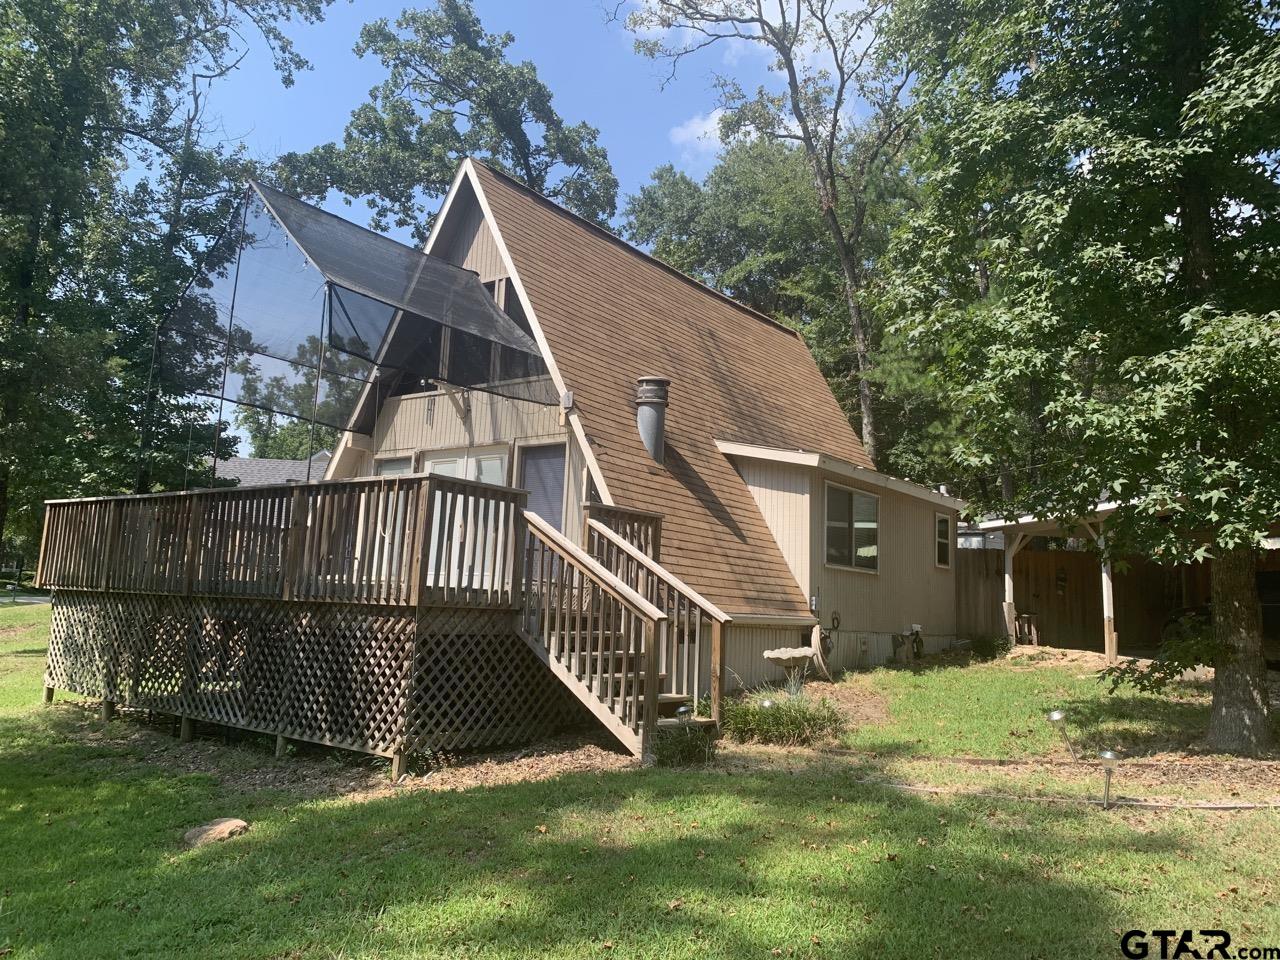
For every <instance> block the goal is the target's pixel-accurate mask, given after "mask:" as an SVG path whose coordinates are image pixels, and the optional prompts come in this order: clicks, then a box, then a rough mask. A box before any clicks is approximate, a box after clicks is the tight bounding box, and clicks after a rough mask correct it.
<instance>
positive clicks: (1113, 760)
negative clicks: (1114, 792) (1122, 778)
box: [1098, 750, 1120, 810]
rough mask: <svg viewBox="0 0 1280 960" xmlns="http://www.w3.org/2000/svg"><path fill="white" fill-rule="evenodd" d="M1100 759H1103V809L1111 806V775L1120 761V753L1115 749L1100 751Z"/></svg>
mask: <svg viewBox="0 0 1280 960" xmlns="http://www.w3.org/2000/svg"><path fill="white" fill-rule="evenodd" d="M1098 759H1099V760H1101V761H1102V776H1103V783H1102V809H1103V810H1109V809H1110V808H1111V776H1112V774H1113V773H1115V769H1116V767H1117V766H1118V765H1119V763H1120V754H1118V753H1116V752H1115V751H1114V750H1100V751H1098Z"/></svg>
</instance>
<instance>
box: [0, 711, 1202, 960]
mask: <svg viewBox="0 0 1280 960" xmlns="http://www.w3.org/2000/svg"><path fill="white" fill-rule="evenodd" d="M58 726H59V725H58V723H57V722H56V721H54V722H49V723H45V724H43V726H39V725H37V727H36V728H35V729H34V730H33V728H32V722H31V719H30V718H25V719H23V720H0V744H4V745H5V749H4V751H3V753H0V875H3V877H4V881H3V886H4V888H5V889H4V890H3V891H0V895H3V897H4V898H5V901H6V902H5V903H4V904H3V907H4V909H2V910H0V947H5V946H12V947H14V948H15V950H16V953H17V954H18V955H22V954H23V952H24V951H30V952H32V953H33V954H36V955H39V956H41V957H82V956H86V955H90V954H96V955H102V956H119V955H130V956H187V955H189V956H199V957H221V956H227V957H240V956H309V955H316V956H325V957H330V956H340V957H345V956H387V957H395V956H415V955H431V956H434V955H440V954H445V953H466V954H467V955H472V954H474V953H484V954H486V955H493V956H511V957H524V956H531V955H556V956H573V957H577V956H583V955H589V954H598V953H600V952H601V951H604V950H606V949H607V948H606V946H605V944H606V942H607V943H610V944H612V945H613V946H614V948H616V952H615V954H614V955H617V956H635V955H644V956H663V957H684V956H687V957H706V956H723V957H740V956H769V955H770V951H772V950H775V949H780V950H782V951H783V952H784V954H785V953H786V951H788V950H790V949H792V948H794V949H795V951H796V955H800V956H804V955H809V954H817V955H824V956H842V955H854V954H857V955H867V954H870V953H876V954H880V953H884V954H887V955H888V954H902V955H908V956H910V955H934V954H937V953H938V952H939V951H943V952H945V953H946V954H947V955H948V956H995V955H1017V956H1042V957H1057V956H1062V957H1067V956H1072V957H1074V956H1079V955H1082V954H1085V953H1087V954H1091V955H1098V954H1101V953H1103V952H1104V951H1110V950H1114V948H1115V942H1114V936H1113V934H1112V933H1111V929H1112V927H1113V926H1116V925H1118V924H1120V923H1121V917H1120V916H1119V914H1118V908H1117V905H1116V903H1115V902H1114V900H1113V898H1112V897H1111V896H1110V895H1109V894H1108V892H1107V891H1106V889H1104V885H1103V884H1101V883H1099V882H1095V881H1091V880H1090V879H1088V878H1087V877H1085V876H1082V875H1081V873H1080V872H1079V871H1078V870H1073V869H1071V864H1070V863H1069V862H1068V861H1078V862H1086V863H1092V862H1095V861H1096V862H1108V863H1115V864H1120V865H1122V866H1123V865H1126V864H1127V865H1129V867H1128V868H1129V869H1132V870H1134V871H1135V872H1137V873H1142V872H1143V871H1144V870H1145V868H1142V867H1141V866H1140V865H1139V864H1138V863H1137V859H1138V858H1140V857H1150V856H1158V857H1160V858H1168V857H1172V856H1173V854H1174V852H1175V851H1176V850H1178V849H1179V848H1180V846H1182V845H1184V844H1185V838H1179V837H1177V836H1175V835H1174V834H1173V833H1172V832H1166V831H1164V830H1160V829H1155V830H1151V831H1148V832H1143V833H1137V834H1134V833H1131V832H1129V831H1127V830H1118V829H1115V828H1105V829H1103V828H1101V827H1102V826H1104V825H1103V824H1102V823H1101V822H1100V821H1099V820H1098V819H1097V817H1096V815H1095V814H1093V813H1092V812H1090V811H1085V810H1077V809H1071V808H1067V809H1055V810H1049V811H1046V810H1044V809H1041V808H1027V807H1022V806H1018V805H1009V806H998V805H993V804H990V803H986V802H977V801H965V800H957V799H950V800H947V801H945V802H935V801H930V800H926V799H921V798H915V797H910V796H904V795H902V794H899V793H896V792H891V791H888V790H884V789H881V788H876V787H868V786H864V785H859V784H857V783H855V782H854V777H855V776H857V775H860V773H861V771H857V770H848V771H839V770H836V771H833V770H832V769H831V768H830V767H829V766H828V765H823V766H822V767H821V768H818V767H811V766H808V765H807V764H805V763H796V764H792V765H791V766H790V768H789V769H787V770H785V771H768V772H764V771H762V772H751V773H747V774H741V773H737V774H733V775H726V774H724V773H720V772H701V773H700V772H692V771H678V772H674V771H673V772H668V771H656V770H649V771H642V770H631V771H624V772H615V773H601V774H574V775H569V776H563V777H560V778H558V779H554V780H548V781H543V782H537V783H524V784H517V785H510V786H500V787H491V788H477V789H474V790H470V791H467V792H464V793H439V794H434V793H425V792H414V793H399V794H396V795H393V796H390V797H387V798H384V799H379V800H374V801H370V802H366V803H359V804H355V803H344V802H337V801H332V800H329V801H312V802H305V803H298V802H295V800H294V799H293V798H291V797H289V796H287V795H284V794H281V793H278V792H277V793H271V794H263V793H254V794H248V793H245V794H235V793H229V792H227V791H225V790H223V789H221V788H219V787H218V785H217V784H216V783H215V781H214V780H213V779H212V778H210V777H208V776H203V775H187V776H176V777H175V776H174V775H173V774H172V772H171V771H168V770H165V769H162V768H160V767H157V766H155V765H152V764H148V763H146V762H145V758H144V757H139V756H138V755H136V754H133V753H129V752H128V751H121V750H120V749H119V748H118V747H116V746H112V745H108V744H104V745H101V746H95V745H94V744H93V743H92V742H88V743H86V742H84V741H83V740H70V739H68V738H66V737H65V736H62V735H60V734H59V730H58ZM113 758H114V761H115V762H114V763H112V759H113ZM216 816H241V817H244V818H245V819H247V820H249V821H250V822H251V823H252V824H253V828H252V830H251V832H250V833H249V834H248V835H247V836H245V837H243V838H239V839H237V840H235V841H232V842H230V843H227V844H223V845H218V846H214V847H208V848H203V849H200V850H195V851H183V850H181V849H180V848H179V845H178V840H179V838H180V836H181V834H182V832H183V831H184V830H185V829H186V828H188V827H190V826H192V825H194V824H198V823H202V822H205V821H207V820H209V819H212V818H213V817H216ZM1121 873H1122V874H1123V870H1122V871H1121ZM1125 882H1127V880H1126V879H1124V877H1123V876H1121V877H1120V878H1119V879H1117V878H1115V877H1113V878H1111V879H1110V880H1109V881H1108V884H1109V885H1114V884H1116V883H1125ZM1112 889H1114V886H1112ZM1064 932H1067V933H1068V935H1066V936H1064ZM819 947H820V948H821V949H819Z"/></svg>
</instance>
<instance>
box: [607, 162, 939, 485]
mask: <svg viewBox="0 0 1280 960" xmlns="http://www.w3.org/2000/svg"><path fill="white" fill-rule="evenodd" d="M879 176H880V179H879V180H878V181H877V182H876V183H875V184H874V186H873V187H872V188H870V194H871V197H872V202H871V203H870V204H869V205H868V208H867V210H866V212H865V214H864V219H863V226H862V230H863V244H864V249H865V250H866V259H867V263H868V265H867V268H866V269H867V277H866V288H867V289H866V305H865V310H864V316H865V319H866V321H867V324H868V326H869V329H870V342H871V346H872V349H873V352H874V355H875V366H874V369H873V370H871V371H870V372H869V373H867V374H866V376H868V377H869V378H870V379H871V380H872V381H874V383H875V384H876V395H875V398H874V400H873V407H874V409H875V411H876V422H877V424H878V427H877V429H878V432H879V443H880V446H879V453H878V455H877V462H878V463H879V465H880V466H881V468H882V469H885V470H887V471H889V472H891V473H894V474H896V475H899V476H905V477H910V478H913V479H917V480H920V481H922V482H926V483H929V482H939V481H942V480H946V479H949V477H950V476H951V472H952V471H953V470H954V467H953V465H952V464H951V463H950V462H949V459H948V458H949V454H950V452H951V449H952V446H953V443H954V442H955V441H956V439H957V431H958V424H957V422H956V419H955V417H954V415H953V414H952V413H951V412H950V410H949V408H948V407H949V405H948V402H947V387H946V384H945V383H944V382H942V381H941V380H940V378H939V377H938V376H937V371H936V369H935V368H934V367H933V366H931V365H930V364H929V363H928V362H927V361H928V359H929V357H928V355H926V354H923V353H922V351H921V350H920V349H919V346H918V345H917V344H914V343H911V342H909V341H908V340H907V339H906V338H905V337H903V336H901V335H899V334H897V333H895V332H894V331H891V330H885V329H884V320H885V318H886V317H887V316H889V313H888V310H887V309H886V308H885V307H884V306H883V305H882V304H881V303H880V299H879V297H880V293H879V291H880V289H881V278H880V276H879V274H878V273H877V271H876V268H875V264H876V262H877V261H878V260H879V258H880V257H881V256H882V255H883V254H884V251H885V249H886V247H887V246H888V243H889V233H890V228H891V227H892V225H893V224H894V223H895V222H897V221H898V220H899V219H900V218H901V216H902V215H903V210H904V209H905V208H906V206H907V205H908V203H909V197H910V192H911V186H910V184H909V183H908V181H907V180H906V178H905V177H903V176H902V174H901V172H900V171H896V170H884V171H882V172H881V173H880V174H879ZM624 217H625V220H624V227H623V230H624V233H625V234H626V236H627V238H628V239H629V240H631V241H632V242H633V243H637V244H640V245H643V246H645V247H647V248H649V249H650V250H652V252H653V254H654V255H655V256H657V257H658V258H659V259H661V260H664V261H665V262H667V263H669V264H671V265H672V266H673V267H676V268H677V269H679V270H682V271H684V272H685V273H688V274H690V275H692V276H694V277H697V278H698V279H700V280H702V281H703V282H705V283H707V284H708V285H710V286H712V287H715V288H716V289H719V290H723V291H724V292H725V293H727V294H728V295H729V296H731V297H734V298H735V299H737V300H739V301H741V302H742V303H745V304H747V305H748V306H751V307H754V308H755V309H757V310H759V311H761V312H762V313H766V314H769V315H770V316H773V317H774V318H776V319H777V320H779V321H781V322H783V323H786V324H788V325H789V326H792V327H794V328H795V329H797V330H799V331H800V332H801V333H802V334H803V335H804V337H805V340H806V342H807V343H808V345H809V348H810V349H811V350H812V351H813V355H814V357H815V359H816V360H817V361H818V365H819V366H820V367H821V368H822V372H823V374H824V375H825V376H826V378H827V382H828V383H829V384H830V386H831V389H832V391H833V392H834V393H835V396H836V399H837V400H839V401H840V404H841V406H842V407H843V408H844V410H845V412H846V414H847V415H848V416H849V419H850V421H851V422H853V423H857V422H858V421H859V419H860V417H861V410H860V397H859V390H858V385H859V382H860V374H859V372H858V362H857V356H856V354H855V350H854V345H853V341H852V339H851V336H850V330H849V315H848V303H847V301H846V300H845V294H844V280H843V277H842V274H841V269H840V262H839V258H838V256H837V254H836V250H835V248H834V246H833V243H832V239H831V235H830V232H829V230H828V229H827V227H826V226H825V225H824V223H823V222H822V217H821V213H820V208H819V205H818V202H817V199H816V196H815V194H814V190H813V175H812V170H811V168H810V166H809V163H808V160H807V159H806V157H805V155H804V152H803V150H801V149H800V148H798V147H794V146H790V145H788V144H786V143H782V142H779V141H775V140H769V139H764V138H751V139H739V140H734V141H732V142H730V143H729V144H728V145H727V146H726V147H725V149H724V151H723V152H722V154H721V156H720V158H719V160H718V162H717V163H716V165H715V166H714V167H713V168H712V169H711V171H710V172H709V173H708V174H707V176H706V178H705V179H704V180H703V181H702V182H701V183H699V182H697V181H695V180H693V179H692V178H690V177H689V176H688V175H686V174H684V173H680V172H678V171H677V170H676V169H675V168H674V167H672V166H670V165H666V166H663V167H659V168H658V169H657V170H655V171H654V172H653V174H652V176H651V178H650V182H649V183H647V184H645V185H644V186H643V187H642V188H641V190H640V192H639V193H637V194H635V195H634V196H632V197H631V198H630V199H629V200H628V202H627V205H626V208H625V210H624Z"/></svg>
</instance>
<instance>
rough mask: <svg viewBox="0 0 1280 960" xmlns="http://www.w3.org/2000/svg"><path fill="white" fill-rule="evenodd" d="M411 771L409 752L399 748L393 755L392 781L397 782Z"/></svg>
mask: <svg viewBox="0 0 1280 960" xmlns="http://www.w3.org/2000/svg"><path fill="white" fill-rule="evenodd" d="M408 772H409V754H407V753H405V752H404V750H397V751H396V752H395V753H393V754H392V755H391V782H392V783H396V782H397V781H398V780H399V779H400V778H401V777H403V776H404V775H405V774H406V773H408Z"/></svg>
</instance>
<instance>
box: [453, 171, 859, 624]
mask: <svg viewBox="0 0 1280 960" xmlns="http://www.w3.org/2000/svg"><path fill="white" fill-rule="evenodd" d="M473 166H474V169H475V171H476V176H477V179H478V181H479V183H480V187H481V191H482V193H483V195H484V198H485V200H486V201H487V203H488V206H489V209H490V211H491V212H492V215H493V219H494V221H495V226H496V228H497V231H498V233H499V234H500V236H501V238H502V241H503V242H504V243H505V245H506V248H507V250H508V252H509V253H510V255H511V259H512V261H513V265H514V267H515V271H516V274H517V276H518V277H519V280H520V282H521V284H522V285H523V287H524V289H525V292H526V294H527V296H528V297H529V300H530V303H531V306H532V307H533V312H534V314H535V316H536V317H537V321H538V325H539V327H540V328H541V330H542V333H543V335H544V336H545V337H546V340H547V343H548V346H549V347H550V350H551V356H552V358H553V360H554V362H555V365H556V367H557V369H558V370H559V372H560V374H561V376H562V377H563V378H564V381H565V385H566V386H567V387H568V389H570V390H572V391H573V392H574V397H575V402H576V404H577V406H578V409H579V410H580V412H581V416H582V422H583V427H584V430H585V432H586V434H587V437H588V439H589V440H590V442H591V446H592V451H593V453H594V455H595V457H596V460H597V462H598V464H599V466H600V469H601V472H602V473H603V474H604V478H605V482H606V483H607V485H608V487H609V492H610V494H611V495H612V497H613V499H614V500H615V501H616V502H617V503H618V504H619V505H621V506H630V507H637V508H642V509H650V510H657V511H660V512H661V513H663V514H664V521H663V538H662V539H663V547H662V561H663V564H664V566H667V567H668V568H669V569H670V570H671V571H672V572H673V573H675V574H676V575H677V576H679V577H681V578H682V579H684V580H685V581H686V582H688V583H689V584H690V585H692V586H693V587H695V589H697V590H699V591H701V592H703V593H705V594H706V596H707V597H708V598H709V599H711V600H712V601H714V602H715V603H717V604H719V605H720V606H721V607H722V608H723V609H725V610H727V611H729V612H730V613H760V614H768V613H773V614H792V615H794V614H806V613H808V606H807V598H806V597H805V596H804V594H803V591H802V590H801V589H800V587H799V586H798V585H797V584H796V582H795V579H794V578H793V577H792V575H791V573H790V571H789V570H788V568H787V564H786V561H785V560H784V559H783V556H782V553H781V551H780V550H779V548H778V546H777V543H776V542H775V540H774V539H773V536H772V535H771V534H770V532H769V529H768V527H767V526H766V524H765V521H764V518H763V517H762V516H761V515H760V511H759V509H758V508H757V506H756V504H755V501H754V500H753V498H752V496H751V492H750V490H748V489H747V486H746V484H745V483H744V482H743V481H742V478H741V477H740V476H739V475H738V473H737V471H736V470H735V469H734V467H733V465H732V463H730V462H729V460H728V458H726V457H725V456H724V455H723V454H722V453H720V451H719V450H717V449H716V445H715V441H716V440H717V439H720V440H733V441H739V442H742V443H753V444H759V445H762V446H771V447H782V448H804V449H807V450H817V451H821V452H824V453H828V454H831V455H833V456H836V457H840V458H842V459H845V460H848V461H850V462H852V463H855V464H858V465H861V466H867V467H871V466H873V465H872V463H871V461H870V459H869V458H868V457H867V455H866V453H865V451H864V450H863V448H862V444H861V443H860V442H859V440H858V438H857V436H856V435H855V434H854V432H853V430H852V428H851V427H850V426H849V423H848V421H847V420H846V419H845V416H844V413H843V412H842V411H841V409H840V406H839V404H837V403H836V400H835V397H833V396H832V394H831V391H830V389H829V388H828V387H827V384H826V381H825V380H824V379H823V377H822V374H821V372H820V371H819V370H818V367H817V364H816V363H815V362H814V360H813V357H812V356H811V355H810V354H809V351H808V349H807V347H806V346H805V344H804V342H803V341H802V340H801V339H800V337H799V336H798V335H797V334H795V333H794V332H792V331H790V330H787V329H786V328H784V327H781V326H779V325H777V324H775V323H773V322H772V321H770V320H769V319H768V318H766V317H763V316H761V315H759V314H756V313H754V312H752V311H750V310H748V309H747V308H745V307H742V306H741V305H738V304H736V303H734V302H733V301H731V300H729V299H727V298H725V297H722V296H720V295H719V294H717V293H715V292H713V291H711V290H710V289H708V288H706V287H704V286H702V285H701V284H698V283H696V282H695V281H693V280H690V279H689V278H688V277H685V276H684V275H682V274H680V273H678V272H676V271H674V270H672V269H671V268H669V267H666V266H664V265H663V264H661V263H659V262H658V261H656V260H654V259H653V258H651V257H648V256H647V255H645V254H643V253H641V252H640V251H638V250H636V249H634V248H633V247H630V246H629V245H627V244H626V243H624V242H623V241H621V240H619V239H618V238H616V237H614V236H612V235H611V234H608V233H606V232H605V231H603V230H600V229H598V228H595V227H593V226H592V225H590V224H588V223H587V222H586V221H584V220H581V219H580V218H578V217H576V216H574V215H573V214H570V213H568V212H567V211H565V210H563V209H561V208H560V207H558V206H556V205H555V204H553V203H551V202H550V201H548V200H546V199H545V198H543V197H541V196H539V195H538V194H536V193H534V192H533V191H531V190H528V189H527V188H525V187H524V186H522V185H520V184H518V183H516V182H515V181H514V180H511V179H510V178H508V177H506V176H504V175H501V174H499V173H496V172H495V171H493V170H490V169H489V168H487V167H485V166H483V165H481V164H478V163H474V162H473ZM650 375H653V376H665V377H670V378H671V381H672V383H671V401H670V407H669V409H668V411H667V451H666V463H665V465H664V466H659V465H657V464H655V463H654V462H653V460H652V459H650V457H649V455H648V454H647V453H646V451H645V449H644V445H643V443H642V442H641V440H640V436H639V434H638V432H637V430H636V425H635V402H634V401H635V389H636V378H637V377H640V376H650Z"/></svg>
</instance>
